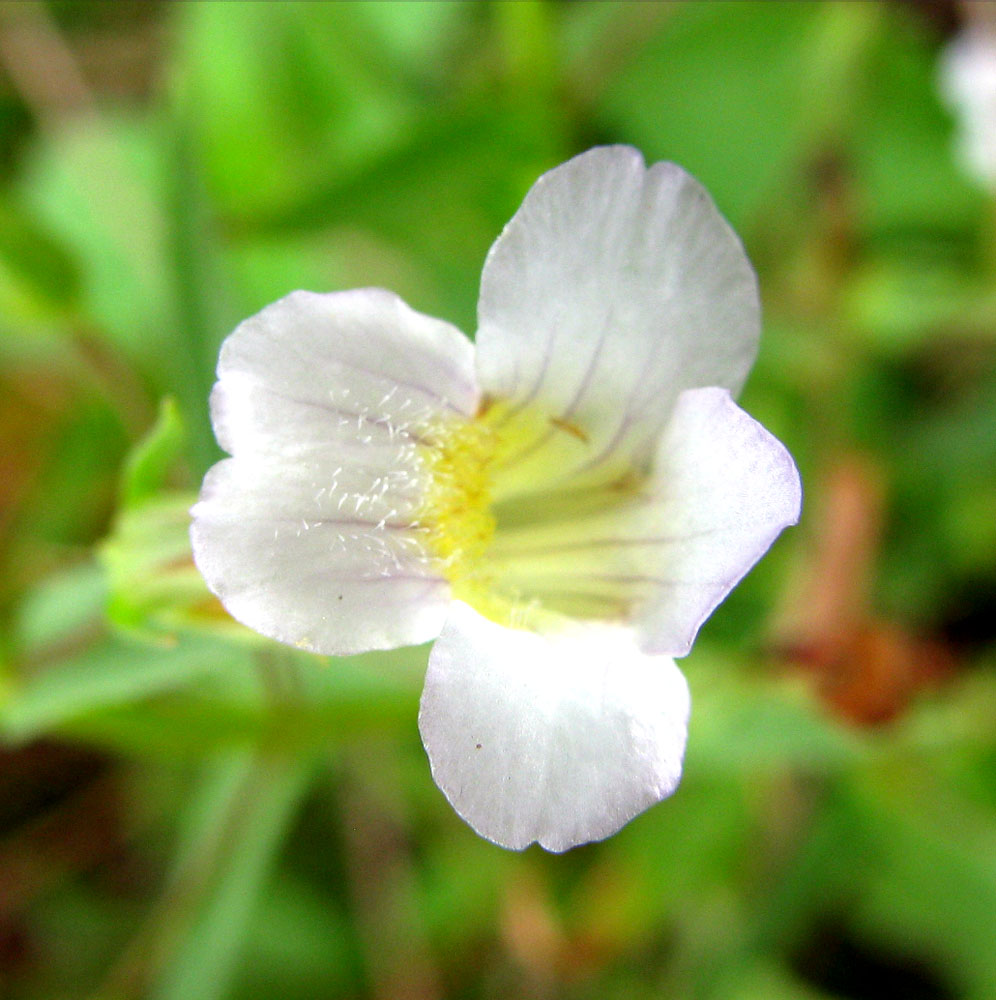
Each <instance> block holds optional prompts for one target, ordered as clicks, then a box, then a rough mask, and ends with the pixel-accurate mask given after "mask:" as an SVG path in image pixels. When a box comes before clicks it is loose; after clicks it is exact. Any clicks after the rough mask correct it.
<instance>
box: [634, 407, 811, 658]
mask: <svg viewBox="0 0 996 1000" xmlns="http://www.w3.org/2000/svg"><path fill="white" fill-rule="evenodd" d="M655 476H656V479H657V481H658V484H659V489H660V493H659V497H658V500H657V506H658V509H659V513H658V514H657V515H656V518H657V533H658V534H659V535H660V536H661V537H663V538H666V539H667V544H666V545H663V546H661V548H660V560H661V564H660V571H661V576H662V577H665V578H666V581H665V582H664V583H662V585H661V587H660V588H659V589H658V591H657V595H656V597H655V598H654V599H653V600H651V602H650V604H649V606H647V607H645V608H644V609H643V611H642V613H641V615H640V618H639V622H638V624H639V627H640V634H641V645H642V647H643V648H644V649H645V650H647V652H651V653H657V654H663V655H669V656H684V655H685V654H686V653H687V652H688V651H689V649H691V646H692V643H693V642H694V640H695V636H696V635H697V634H698V631H699V628H700V627H701V626H702V623H703V622H704V621H705V620H706V619H707V618H708V617H709V615H711V614H712V612H713V610H714V609H715V608H716V606H717V605H718V604H719V603H720V602H721V601H722V600H723V599H724V598H725V597H726V595H727V594H728V593H729V592H730V591H731V590H732V589H733V587H734V586H736V584H737V583H739V581H740V580H741V579H742V578H743V577H744V576H745V575H746V573H747V572H748V571H749V570H750V569H751V567H752V566H753V565H754V564H755V563H756V562H757V561H758V560H759V559H760V558H761V556H763V555H764V553H765V552H767V550H768V549H769V548H770V546H771V544H772V542H774V540H775V539H776V538H777V537H778V535H779V533H780V532H781V531H782V529H783V528H786V527H788V526H789V525H792V524H796V523H797V522H798V520H799V515H800V511H801V507H802V483H801V481H800V479H799V470H798V469H797V468H796V466H795V462H794V461H793V460H792V456H791V455H790V454H789V453H788V451H787V450H786V449H785V447H784V445H782V444H781V442H780V441H778V440H777V438H775V437H774V436H772V435H771V434H770V433H769V432H768V431H767V430H765V428H764V427H762V426H761V425H760V424H759V423H758V422H757V421H756V420H754V419H753V417H751V416H749V415H748V414H747V413H745V412H744V411H743V410H742V409H741V408H740V407H739V406H737V404H736V403H735V402H734V401H733V399H732V398H731V397H730V394H729V392H727V391H726V390H725V389H716V388H708V389H692V390H689V391H687V392H684V393H682V394H681V396H680V397H679V398H678V402H677V404H676V406H675V408H674V412H673V414H672V416H671V420H670V421H669V423H668V425H667V428H666V430H665V432H664V435H663V437H662V439H661V441H660V444H659V447H658V452H657V462H656V468H655Z"/></svg>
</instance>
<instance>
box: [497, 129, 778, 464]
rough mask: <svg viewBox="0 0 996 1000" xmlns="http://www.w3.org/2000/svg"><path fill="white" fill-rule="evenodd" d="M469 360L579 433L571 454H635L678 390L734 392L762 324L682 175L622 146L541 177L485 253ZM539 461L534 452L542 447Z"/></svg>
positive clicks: (723, 243) (731, 236) (590, 457)
mask: <svg viewBox="0 0 996 1000" xmlns="http://www.w3.org/2000/svg"><path fill="white" fill-rule="evenodd" d="M478 311H479V332H478V335H477V370H478V375H479V379H480V383H481V387H482V389H483V390H484V392H485V393H486V394H488V395H490V396H494V397H497V398H501V399H509V400H510V401H511V406H510V416H509V417H508V418H507V419H514V415H515V413H516V412H518V411H519V410H521V409H525V408H526V407H528V406H529V405H530V404H534V407H538V408H539V409H541V410H542V411H544V412H546V413H548V414H549V415H550V416H551V417H552V418H554V422H553V423H552V424H549V423H548V424H545V425H542V426H541V428H540V432H539V434H537V435H533V440H530V441H528V442H526V444H525V445H524V447H523V456H522V457H523V459H528V457H529V455H530V454H531V453H535V452H540V451H542V448H543V445H544V444H545V443H547V441H548V439H550V438H553V437H556V436H557V434H558V428H563V427H564V426H565V425H569V426H570V427H571V428H572V429H573V430H575V431H576V432H578V435H579V436H583V438H584V439H585V441H586V444H587V447H586V448H585V449H583V450H581V451H579V454H578V457H577V459H576V461H577V463H578V464H579V465H584V464H591V463H595V462H598V461H599V460H600V459H601V458H602V457H603V456H604V455H606V454H618V453H619V452H620V451H629V452H633V451H634V450H635V451H640V450H641V449H642V450H644V451H646V450H647V449H648V448H649V447H650V442H651V441H652V440H653V439H654V438H655V437H656V435H657V433H658V432H659V430H660V428H661V426H662V425H663V424H664V422H665V421H666V419H667V417H668V415H669V413H670V410H671V407H672V406H673V404H674V402H675V400H676V399H677V396H678V394H679V393H680V392H681V391H682V390H684V389H688V388H693V387H696V386H705V385H717V386H723V387H726V388H728V389H730V390H731V391H733V392H736V391H738V390H739V389H740V387H741V385H742V383H743V381H744V379H745V378H746V375H747V372H748V370H749V369H750V366H751V364H752V362H753V359H754V355H755V352H756V348H757V339H758V332H759V303H758V295H757V283H756V279H755V276H754V272H753V270H752V268H751V266H750V263H749V261H748V260H747V257H746V255H745V254H744V250H743V247H742V246H741V244H740V241H739V240H738V238H737V236H736V234H735V233H734V232H733V230H732V229H731V228H730V227H729V225H728V224H727V223H726V221H725V220H724V219H723V218H722V216H721V215H720V214H719V212H718V211H717V209H716V207H715V205H714V204H713V203H712V201H711V200H710V198H709V196H708V194H707V193H706V192H705V190H704V189H703V188H702V187H701V185H699V184H698V183H697V182H696V181H695V180H694V179H693V178H691V177H690V176H689V175H688V174H686V173H685V172H684V171H683V170H682V169H681V168H680V167H677V166H675V165H674V164H672V163H658V164H655V165H654V166H652V167H651V168H650V169H649V170H648V169H646V168H645V167H644V163H643V159H642V157H641V156H640V154H639V152H638V151H637V150H635V149H632V148H630V147H626V146H612V147H602V148H597V149H593V150H590V151H589V152H587V153H584V154H582V155H580V156H577V157H575V158H574V159H572V160H570V161H568V162H567V163H565V164H563V165H562V166H559V167H557V168H555V169H553V170H551V171H550V172H549V173H547V174H544V175H543V176H542V177H541V178H540V179H539V180H538V181H537V182H536V184H535V185H534V186H533V188H532V189H531V190H530V192H529V193H528V194H527V195H526V198H525V200H524V202H523V204H522V206H521V208H520V209H519V210H518V212H517V213H516V214H515V216H514V217H513V219H512V220H511V222H509V224H508V225H507V226H506V227H505V230H504V232H503V233H502V234H501V236H500V237H499V238H498V240H497V241H496V243H495V244H494V246H493V247H492V248H491V252H490V253H489V255H488V258H487V261H486V263H485V266H484V274H483V277H482V282H481V297H480V303H479V310H478ZM537 460H538V461H543V456H542V455H538V458H537Z"/></svg>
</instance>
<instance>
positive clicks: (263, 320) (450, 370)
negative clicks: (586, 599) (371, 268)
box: [191, 289, 477, 654]
mask: <svg viewBox="0 0 996 1000" xmlns="http://www.w3.org/2000/svg"><path fill="white" fill-rule="evenodd" d="M218 376H219V380H218V383H217V385H216V386H215V390H214V392H213V394H212V417H213V420H214V424H215V430H216V433H217V435H218V439H219V441H220V442H221V444H222V445H223V446H224V447H225V448H226V449H228V450H229V451H230V452H231V453H232V455H233V456H234V457H233V458H232V459H229V460H226V461H224V462H220V463H219V464H218V465H216V466H215V467H214V468H213V469H212V470H211V471H210V472H209V473H208V475H207V477H206V478H205V481H204V486H203V489H202V492H201V497H200V500H199V502H198V503H197V504H196V505H195V507H194V508H193V511H192V515H193V525H192V528H191V539H192V543H193V550H194V558H195V560H196V562H197V565H198V568H199V569H200V570H201V572H202V573H203V575H204V577H205V579H206V580H207V583H208V586H209V587H210V588H211V589H212V591H214V593H216V594H217V595H218V597H219V598H220V599H221V601H222V603H223V604H224V605H225V607H226V608H227V609H228V611H229V612H230V613H231V614H232V615H233V616H234V617H235V618H237V619H238V620H239V621H241V622H244V623H245V624H246V625H249V626H250V627H251V628H254V629H256V631H258V632H261V633H262V634H263V635H267V636H271V637H272V638H275V639H279V640H280V641H282V642H287V643H292V644H294V645H297V646H299V647H301V648H304V649H310V650H313V651H316V652H321V653H335V654H345V653H354V652H361V651H363V650H368V649H380V648H388V647H392V646H399V645H404V644H407V643H416V642H422V641H425V640H427V639H431V638H433V637H434V636H435V635H436V634H438V632H439V629H440V628H441V626H442V623H443V619H444V617H445V613H446V608H447V606H448V602H449V584H448V583H447V582H446V581H445V580H444V579H443V578H442V577H441V575H440V573H439V570H438V567H437V566H436V565H435V563H434V561H433V559H432V558H431V556H430V555H429V554H428V553H427V552H426V551H425V547H424V544H425V543H424V539H423V536H422V535H421V534H420V532H419V530H418V525H417V523H416V522H417V519H418V516H419V511H420V506H421V503H422V498H423V492H424V490H425V487H426V473H425V470H424V468H423V466H422V463H421V459H420V440H421V435H422V434H424V433H425V432H426V428H428V427H432V426H438V425H439V422H440V421H444V422H445V421H452V420H457V421H465V420H466V418H467V415H468V414H472V413H473V412H474V410H475V409H476V406H477V390H476V387H475V383H474V375H473V369H472V350H471V348H470V346H469V344H468V342H467V340H466V338H464V337H463V336H462V335H461V334H460V333H459V331H457V330H455V329H454V328H453V327H450V326H448V325H447V324H445V323H442V322H440V321H438V320H434V319H430V318H429V317H426V316H422V315H420V314H419V313H416V312H414V311H413V310H411V309H410V308H408V306H406V305H405V304H404V303H403V302H402V301H401V300H400V299H398V298H397V296H395V295H392V294H391V293H389V292H384V291H380V290H378V289H365V290H361V291H355V292H341V293H335V294H330V295H315V294H311V293H308V292H296V293H294V294H293V295H290V296H288V297H287V298H285V299H282V300H281V301H279V302H277V303H275V304H274V305H272V306H269V307H268V308H266V309H264V310H263V311H262V312H261V313H259V314H258V315H257V316H254V317H252V318H251V319H249V320H246V322H244V323H243V324H242V325H241V326H240V327H239V328H238V329H237V330H236V331H235V332H234V333H233V334H232V335H231V336H230V337H229V338H228V340H227V341H226V342H225V344H224V345H223V347H222V351H221V360H220V362H219V366H218Z"/></svg>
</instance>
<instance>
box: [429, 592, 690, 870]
mask: <svg viewBox="0 0 996 1000" xmlns="http://www.w3.org/2000/svg"><path fill="white" fill-rule="evenodd" d="M688 713H689V693H688V686H687V684H686V682H685V679H684V677H683V676H682V674H681V672H680V671H679V670H678V668H677V667H676V666H675V664H674V662H673V661H672V660H670V659H669V658H666V657H659V656H647V655H645V654H643V653H641V652H640V650H639V648H638V647H637V645H636V640H635V637H634V635H633V633H632V632H631V631H630V630H628V629H624V628H618V627H610V626H596V625H588V626H576V627H573V629H572V630H570V631H565V632H563V633H561V634H558V635H556V636H550V635H540V634H538V633H535V632H527V631H520V630H517V629H510V628H505V627H503V626H500V625H496V624H495V623H494V622H491V621H489V620H488V619H486V618H484V617H482V616H481V615H479V614H477V612H475V611H474V610H473V609H471V608H470V607H469V606H468V605H466V604H463V603H462V602H459V601H457V602H454V604H453V607H452V610H451V612H450V616H449V618H448V619H447V622H446V625H445V626H444V628H443V632H442V634H441V636H440V638H439V640H438V641H437V642H436V644H435V647H434V648H433V651H432V655H431V657H430V660H429V671H428V675H427V677H426V684H425V691H424V693H423V695H422V704H421V710H420V712H419V728H420V730H421V732H422V740H423V742H424V744H425V748H426V752H427V753H428V755H429V762H430V764H431V766H432V774H433V778H434V779H435V781H436V784H437V785H438V786H439V787H440V789H442V791H443V793H444V794H445V795H446V797H447V798H448V799H449V801H450V803H451V804H452V805H453V807H454V809H456V811H457V812H458V813H459V814H460V815H461V816H462V817H463V818H464V819H465V820H466V821H467V822H468V823H469V824H470V825H471V826H472V827H473V828H474V829H475V830H476V831H477V832H478V833H479V834H480V835H481V836H483V837H486V838H487V839H488V840H491V841H493V842H494V843H496V844H499V845H500V846H502V847H508V848H512V849H514V850H521V849H522V848H524V847H527V846H528V845H529V844H531V843H533V842H534V841H535V842H538V843H539V844H540V845H542V846H543V847H545V848H547V849H548V850H551V851H565V850H567V849H568V848H570V847H574V846H576V845H578V844H584V843H587V842H589V841H593V840H601V839H603V838H605V837H608V836H610V835H611V834H613V833H615V832H616V831H617V830H618V829H619V828H620V827H622V826H623V825H624V824H625V823H627V822H629V820H631V819H632V818H633V817H634V816H636V815H637V814H638V813H640V812H642V811H643V810H644V809H647V808H648V807H649V806H651V805H653V804H654V803H655V802H659V801H660V800H661V799H663V798H665V797H667V796H668V795H670V794H671V793H672V792H673V791H674V790H675V788H676V787H677V785H678V781H679V779H680V777H681V766H682V759H683V756H684V750H685V741H686V738H687V727H688Z"/></svg>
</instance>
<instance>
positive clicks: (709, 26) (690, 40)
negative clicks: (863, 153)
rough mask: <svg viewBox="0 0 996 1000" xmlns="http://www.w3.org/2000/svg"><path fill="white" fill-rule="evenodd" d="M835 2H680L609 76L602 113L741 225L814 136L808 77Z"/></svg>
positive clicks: (649, 155) (600, 105) (600, 106)
mask: <svg viewBox="0 0 996 1000" xmlns="http://www.w3.org/2000/svg"><path fill="white" fill-rule="evenodd" d="M829 6H831V5H823V4H801V3H781V2H765V3H756V2H755V3H739V2H738V3H685V4H682V5H680V6H678V7H675V8H674V9H673V11H672V13H671V16H670V17H668V18H667V19H666V20H665V21H664V23H663V25H662V27H661V28H660V29H659V30H658V31H657V32H656V33H655V34H654V35H653V36H652V37H651V38H650V39H649V40H648V41H647V43H646V45H645V47H644V48H643V49H642V51H640V52H639V54H638V55H637V56H636V57H635V58H633V59H632V60H631V61H629V62H628V64H627V65H625V66H624V67H623V69H622V70H621V71H620V72H619V73H618V74H617V75H616V76H615V77H614V78H611V79H609V80H608V81H607V82H606V83H605V85H604V91H603V92H602V94H601V95H600V96H599V98H598V111H599V114H600V116H601V117H602V118H603V120H604V121H606V122H608V123H611V124H612V125H613V126H615V127H616V128H617V129H618V131H619V132H620V133H621V134H622V135H623V136H624V137H625V138H626V139H627V140H629V141H631V142H634V143H635V144H636V145H638V146H639V147H640V148H641V149H642V150H643V152H644V154H645V155H646V156H647V158H648V160H651V161H654V160H674V161H675V162H677V163H680V164H681V165H682V166H683V167H684V168H685V169H686V170H688V171H690V172H691V173H692V174H693V175H694V176H695V177H697V178H698V179H699V180H700V181H701V182H702V183H703V184H704V185H705V186H706V188H707V189H708V190H709V192H710V193H711V194H712V196H713V197H714V198H715V199H716V202H717V204H718V205H719V207H720V209H721V210H722V211H723V212H724V214H726V215H727V216H728V217H729V218H730V220H731V221H732V222H733V224H734V225H735V226H736V225H739V224H740V223H741V222H742V221H743V220H744V218H745V216H746V215H747V214H748V213H749V212H751V211H752V210H754V209H756V208H757V206H758V204H759V203H760V201H761V199H762V198H763V197H764V196H765V195H766V194H768V193H769V192H770V191H771V190H772V188H773V187H774V185H775V184H776V183H777V181H778V180H779V179H780V178H781V177H782V176H783V175H784V173H785V171H786V169H787V168H788V167H789V166H790V165H791V163H792V161H793V160H794V159H795V158H797V157H798V155H799V152H800V148H801V145H802V143H803V142H804V141H805V140H806V139H807V138H811V124H812V123H811V121H810V112H811V109H812V107H813V94H812V91H811V90H809V89H808V88H807V87H806V86H805V85H804V83H803V81H807V80H808V79H809V73H810V68H811V65H812V63H811V56H812V54H813V41H814V40H815V39H816V38H817V37H818V33H819V31H820V29H821V27H822V24H821V22H822V20H823V19H824V18H825V17H827V16H828V15H827V14H826V13H825V9H824V8H825V7H829ZM846 6H854V7H859V8H860V7H862V6H863V5H861V4H854V5H846ZM821 48H822V47H821ZM843 51H845V52H848V51H849V49H847V48H845V49H844V50H843ZM821 92H825V91H822V90H821Z"/></svg>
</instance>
